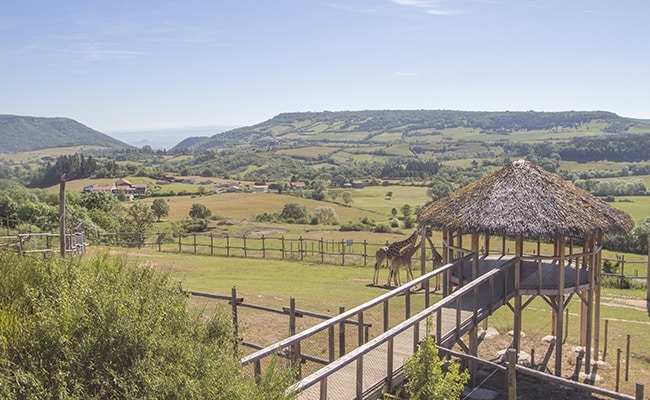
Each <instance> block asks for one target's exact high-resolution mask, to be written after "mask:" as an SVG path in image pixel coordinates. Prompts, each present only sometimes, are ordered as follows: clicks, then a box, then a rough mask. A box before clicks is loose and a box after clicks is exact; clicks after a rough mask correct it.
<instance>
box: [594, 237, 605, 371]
mask: <svg viewBox="0 0 650 400" xmlns="http://www.w3.org/2000/svg"><path fill="white" fill-rule="evenodd" d="M602 242H603V235H602V233H599V234H598V236H597V237H596V243H595V244H594V251H595V250H596V245H597V244H602ZM601 257H602V252H601V251H598V253H596V254H595V256H594V258H595V260H596V262H595V263H594V275H595V279H594V302H593V304H594V305H593V310H594V318H593V323H594V329H593V335H594V345H593V349H594V360H595V361H598V349H600V273H601V261H602V258H601Z"/></svg>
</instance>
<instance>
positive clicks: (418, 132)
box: [171, 110, 650, 152]
mask: <svg viewBox="0 0 650 400" xmlns="http://www.w3.org/2000/svg"><path fill="white" fill-rule="evenodd" d="M585 124H597V125H598V128H596V130H597V132H594V133H600V134H602V133H623V132H627V131H628V130H629V129H630V128H631V127H632V126H635V125H639V124H640V125H644V128H646V127H647V128H648V129H649V130H650V125H648V124H647V121H643V120H638V119H632V118H625V117H621V116H618V115H616V114H614V113H611V112H607V111H561V112H536V111H458V110H366V111H323V112H291V113H282V114H279V115H277V116H275V117H273V118H271V119H269V120H267V121H264V122H261V123H258V124H255V125H252V126H247V127H241V128H237V129H233V130H230V131H227V132H222V133H218V134H216V135H213V136H211V137H194V138H191V140H185V141H182V142H180V143H179V144H177V145H176V146H175V147H174V148H172V149H171V151H172V152H174V151H178V152H192V151H199V150H206V149H212V148H228V147H238V146H246V145H258V146H259V145H264V144H269V145H273V144H277V143H278V142H280V143H281V142H282V141H302V142H310V141H312V142H313V141H323V140H325V141H328V142H341V141H350V140H353V141H356V142H359V143H384V142H385V139H383V138H384V137H385V136H386V135H399V136H400V137H401V138H402V139H405V138H407V137H415V136H427V135H440V134H441V132H442V131H445V130H448V129H455V128H461V129H466V130H473V131H477V132H480V133H481V134H485V135H501V136H502V137H506V136H508V135H510V134H512V133H514V132H527V131H552V130H557V131H562V130H568V129H572V128H576V127H578V126H581V125H585ZM495 137H498V136H495Z"/></svg>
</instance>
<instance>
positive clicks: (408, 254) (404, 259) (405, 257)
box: [386, 241, 422, 286]
mask: <svg viewBox="0 0 650 400" xmlns="http://www.w3.org/2000/svg"><path fill="white" fill-rule="evenodd" d="M421 245H422V241H420V243H418V244H417V245H413V244H408V245H407V246H406V247H404V248H403V249H402V251H400V253H399V256H397V257H395V258H393V259H392V261H391V264H390V273H389V275H388V281H387V282H386V286H390V280H391V278H393V282H394V283H395V286H400V285H401V284H402V282H401V279H400V277H399V269H400V268H401V267H405V268H406V279H407V280H409V281H412V280H413V270H412V269H411V262H412V258H413V254H415V252H416V251H418V249H419V248H420V246H421Z"/></svg>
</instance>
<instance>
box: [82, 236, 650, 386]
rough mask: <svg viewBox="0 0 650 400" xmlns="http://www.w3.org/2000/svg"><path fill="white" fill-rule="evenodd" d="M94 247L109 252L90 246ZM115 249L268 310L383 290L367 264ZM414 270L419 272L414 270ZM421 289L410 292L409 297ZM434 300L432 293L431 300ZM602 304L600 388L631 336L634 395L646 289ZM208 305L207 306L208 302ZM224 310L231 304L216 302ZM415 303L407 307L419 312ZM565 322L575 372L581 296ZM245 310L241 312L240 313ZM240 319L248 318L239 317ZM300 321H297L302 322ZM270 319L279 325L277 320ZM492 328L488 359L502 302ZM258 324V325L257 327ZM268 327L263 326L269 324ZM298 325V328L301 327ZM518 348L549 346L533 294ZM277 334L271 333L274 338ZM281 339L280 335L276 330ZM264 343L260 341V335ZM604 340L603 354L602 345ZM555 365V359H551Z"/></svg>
mask: <svg viewBox="0 0 650 400" xmlns="http://www.w3.org/2000/svg"><path fill="white" fill-rule="evenodd" d="M94 251H97V252H103V251H106V249H101V248H98V249H94ZM111 251H112V252H113V253H114V254H124V255H125V257H127V258H128V259H129V261H130V262H131V263H133V264H135V265H140V266H143V267H147V268H154V269H157V270H160V271H164V272H166V273H169V274H171V276H172V279H173V280H174V281H178V282H179V283H180V284H181V285H182V287H183V288H184V289H186V290H192V291H200V292H208V293H216V294H222V295H229V294H230V292H231V290H232V288H233V287H234V288H236V291H237V296H239V297H243V298H244V301H245V302H248V303H252V304H258V305H266V306H268V307H273V308H281V307H286V306H288V304H289V302H290V299H291V298H293V299H294V300H295V302H296V305H297V307H298V308H299V309H301V310H308V311H312V312H316V313H322V314H327V315H335V314H337V312H338V309H339V307H345V308H346V309H350V308H352V307H354V306H356V305H359V304H361V303H363V302H365V301H368V300H370V299H372V298H374V297H376V296H378V295H381V294H383V293H385V292H386V290H387V289H386V288H383V287H378V286H373V285H372V284H371V283H372V276H373V268H372V266H367V267H361V266H340V265H339V266H336V265H322V264H313V263H303V262H299V261H289V260H259V259H257V260H256V259H244V258H239V257H230V258H225V257H210V256H200V255H198V256H196V255H188V254H175V253H158V252H156V251H154V250H151V249H140V250H137V251H135V250H134V251H132V252H130V253H128V254H127V253H125V252H124V250H121V249H113V250H111ZM414 272H415V275H416V276H418V275H419V274H418V272H417V268H415V271H414ZM386 274H387V271H386V270H385V269H384V270H382V271H381V275H380V282H383V280H385V279H386ZM418 296H421V293H420V294H419V295H418V294H415V295H414V299H415V301H416V303H417V301H419V300H417V297H418ZM435 298H438V297H434V301H435ZM601 303H602V306H601V322H600V329H601V334H600V352H601V354H600V358H601V359H602V358H603V356H605V358H606V361H608V362H609V363H610V366H609V367H601V369H600V370H599V372H598V373H599V375H601V376H603V377H604V379H605V382H603V383H601V384H600V386H603V387H608V388H613V385H614V382H615V375H614V373H615V369H614V364H613V363H614V361H615V359H616V351H617V349H622V350H623V357H624V356H625V348H626V343H627V335H630V338H631V339H630V340H631V361H630V377H631V379H630V381H629V382H623V381H622V383H621V388H622V390H623V392H625V393H634V387H633V385H634V383H635V382H644V383H645V384H646V387H648V385H650V375H649V374H647V371H648V369H649V368H650V317H649V316H648V310H647V308H646V303H645V290H624V291H620V290H615V289H607V288H603V289H602V302H601ZM193 304H195V306H199V307H206V306H210V307H212V306H214V303H209V304H208V303H205V302H203V301H199V300H198V299H194V300H193ZM210 304H212V305H210ZM220 304H221V307H224V308H225V307H228V306H227V305H226V304H225V303H223V302H221V303H220ZM418 310H419V308H418V307H415V308H414V309H413V310H412V312H417V311H418ZM568 310H569V311H568V320H565V322H566V323H567V324H568V325H565V327H566V328H567V331H568V336H567V337H566V343H565V344H564V349H565V367H564V369H563V371H564V374H565V375H566V374H570V373H571V371H572V362H573V361H574V359H575V355H576V354H575V353H573V352H572V348H573V346H577V345H578V343H579V338H580V322H579V321H580V299H579V297H577V296H574V297H573V298H572V299H571V301H570V302H569V303H568ZM391 312H394V313H396V314H398V315H399V314H402V313H403V312H404V309H403V307H401V306H399V305H397V306H395V307H393V305H391ZM380 314H381V313H380V312H373V313H368V314H367V315H366V318H365V320H366V322H369V323H371V324H372V325H373V328H371V337H373V336H375V335H377V334H378V333H380V330H379V327H380V326H381V315H380ZM244 315H245V314H244ZM242 318H245V317H242ZM255 318H260V320H263V321H265V324H269V326H270V324H272V323H271V322H270V321H267V320H266V319H265V318H266V317H261V316H257V317H255ZM278 318H281V319H282V321H284V322H279V324H280V326H282V325H283V324H284V326H285V327H286V323H287V322H286V317H278ZM606 320H607V329H608V330H607V338H605V321H606ZM302 322H304V321H301V323H302ZM242 323H243V324H244V326H245V327H247V329H246V330H245V332H244V333H243V335H244V337H248V336H247V335H256V334H260V332H259V331H258V330H262V331H263V328H262V327H259V326H257V325H258V324H253V325H251V323H250V321H248V322H245V321H243V320H242ZM273 323H278V322H277V321H274V322H273ZM489 326H490V327H492V328H495V329H497V331H499V332H500V333H501V335H500V336H499V337H498V338H497V339H496V341H495V342H489V341H486V342H484V343H483V344H481V346H480V347H479V351H481V352H482V356H483V357H484V358H487V359H494V358H495V357H496V354H495V352H494V351H495V349H498V348H500V347H503V348H505V347H507V345H508V341H509V340H510V339H511V338H509V337H508V335H507V332H508V331H509V330H511V329H513V316H512V312H511V311H510V310H509V309H508V308H507V307H502V308H501V309H499V310H498V311H497V312H495V313H494V314H493V315H492V316H491V317H490V318H489ZM256 327H257V328H256ZM267 327H268V326H267ZM305 328H306V327H303V328H302V329H305ZM523 331H524V333H525V335H526V336H525V337H524V338H523V339H522V350H524V351H527V352H529V351H530V350H531V349H536V354H537V355H536V360H537V363H539V362H541V360H542V358H543V357H544V352H545V351H546V350H547V348H548V346H547V345H546V344H544V343H543V342H542V341H541V338H542V337H544V336H546V335H550V334H551V332H552V319H551V310H550V307H549V305H548V304H547V303H546V302H545V301H543V300H542V299H541V298H536V299H534V300H533V301H532V302H531V303H530V304H529V305H528V306H527V307H526V309H525V310H524V313H523ZM275 334H276V333H274V335H275ZM277 334H278V335H280V336H283V335H284V333H282V332H281V333H277ZM260 340H262V339H260ZM605 344H606V345H607V349H608V350H607V354H606V355H603V353H602V352H603V350H604V347H605ZM548 365H549V368H550V369H551V370H552V369H553V362H552V360H551V362H550V363H549V364H548Z"/></svg>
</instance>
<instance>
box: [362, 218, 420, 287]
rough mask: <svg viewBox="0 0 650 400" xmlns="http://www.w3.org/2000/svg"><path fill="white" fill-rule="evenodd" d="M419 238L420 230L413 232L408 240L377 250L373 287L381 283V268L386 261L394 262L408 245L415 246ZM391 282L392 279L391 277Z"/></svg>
mask: <svg viewBox="0 0 650 400" xmlns="http://www.w3.org/2000/svg"><path fill="white" fill-rule="evenodd" d="M417 238H418V230H417V229H416V230H415V232H413V233H412V234H411V236H409V237H408V238H406V239H404V240H402V241H400V242H395V243H392V244H391V245H389V246H385V247H382V248H380V249H379V250H377V252H376V253H375V275H374V277H373V279H372V283H373V285H377V284H378V283H379V268H381V266H382V264H383V263H384V261H386V260H392V259H394V258H395V257H397V256H399V253H400V251H401V250H402V249H404V248H405V247H406V246H408V245H413V244H415V242H416V241H417ZM389 281H390V277H389Z"/></svg>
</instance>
